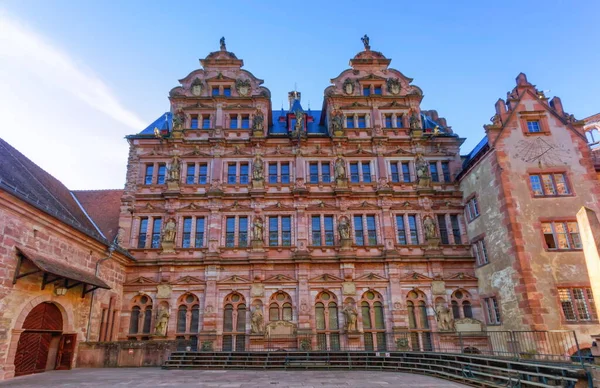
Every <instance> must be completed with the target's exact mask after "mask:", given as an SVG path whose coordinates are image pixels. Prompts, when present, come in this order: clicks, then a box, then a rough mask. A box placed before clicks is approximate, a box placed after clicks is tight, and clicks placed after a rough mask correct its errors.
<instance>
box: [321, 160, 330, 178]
mask: <svg viewBox="0 0 600 388" xmlns="http://www.w3.org/2000/svg"><path fill="white" fill-rule="evenodd" d="M321 182H323V183H329V182H331V171H330V168H329V162H322V163H321Z"/></svg>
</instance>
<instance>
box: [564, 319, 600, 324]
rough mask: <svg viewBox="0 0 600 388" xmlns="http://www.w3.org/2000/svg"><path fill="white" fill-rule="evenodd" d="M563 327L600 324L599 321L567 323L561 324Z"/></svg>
mask: <svg viewBox="0 0 600 388" xmlns="http://www.w3.org/2000/svg"><path fill="white" fill-rule="evenodd" d="M561 323H562V324H563V325H597V324H598V323H600V322H599V321H598V320H594V321H565V320H563V321H562V322H561Z"/></svg>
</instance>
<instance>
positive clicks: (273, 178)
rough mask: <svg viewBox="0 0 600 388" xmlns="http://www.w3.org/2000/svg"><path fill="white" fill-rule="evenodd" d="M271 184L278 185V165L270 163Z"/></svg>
mask: <svg viewBox="0 0 600 388" xmlns="http://www.w3.org/2000/svg"><path fill="white" fill-rule="evenodd" d="M269 183H271V184H274V183H277V163H269Z"/></svg>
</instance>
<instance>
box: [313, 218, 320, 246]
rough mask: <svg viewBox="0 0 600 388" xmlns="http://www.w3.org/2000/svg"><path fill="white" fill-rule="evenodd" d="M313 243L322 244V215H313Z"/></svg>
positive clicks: (315, 244)
mask: <svg viewBox="0 0 600 388" xmlns="http://www.w3.org/2000/svg"><path fill="white" fill-rule="evenodd" d="M311 226H312V245H314V246H317V247H319V246H321V216H312V223H311Z"/></svg>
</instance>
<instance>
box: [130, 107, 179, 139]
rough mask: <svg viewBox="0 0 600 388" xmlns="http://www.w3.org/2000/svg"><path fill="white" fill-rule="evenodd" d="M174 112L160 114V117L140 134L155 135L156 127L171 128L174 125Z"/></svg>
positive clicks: (161, 128) (160, 128)
mask: <svg viewBox="0 0 600 388" xmlns="http://www.w3.org/2000/svg"><path fill="white" fill-rule="evenodd" d="M172 120H173V114H172V113H171V112H165V113H163V114H162V115H160V117H159V118H157V119H156V120H154V122H153V123H152V124H150V125H148V126H147V127H146V129H144V130H143V131H142V132H140V133H139V134H138V135H154V128H158V129H159V130H161V131H162V130H169V129H170V128H172V127H173V122H172Z"/></svg>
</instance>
